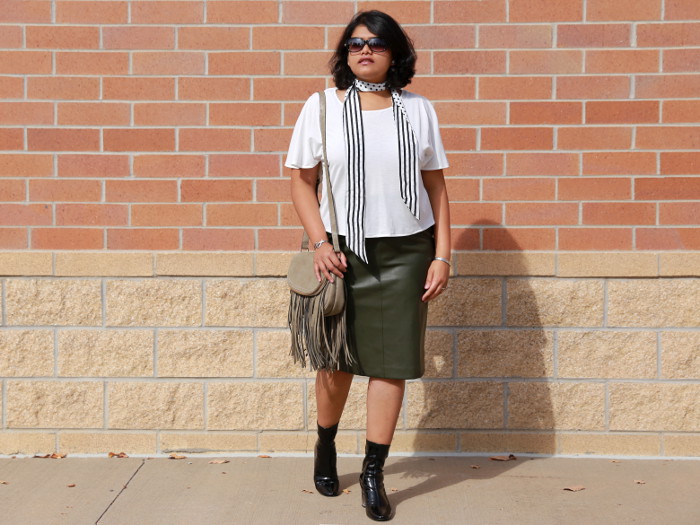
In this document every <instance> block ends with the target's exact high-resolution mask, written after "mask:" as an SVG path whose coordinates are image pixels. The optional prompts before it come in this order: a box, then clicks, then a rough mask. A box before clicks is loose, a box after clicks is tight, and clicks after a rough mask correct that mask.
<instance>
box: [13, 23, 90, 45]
mask: <svg viewBox="0 0 700 525" xmlns="http://www.w3.org/2000/svg"><path fill="white" fill-rule="evenodd" d="M25 40H26V45H27V48H44V49H57V48H58V49H98V48H99V46H100V29H99V28H98V27H91V26H68V25H54V26H27V27H26V28H25Z"/></svg>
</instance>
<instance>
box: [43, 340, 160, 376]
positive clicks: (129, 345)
mask: <svg viewBox="0 0 700 525" xmlns="http://www.w3.org/2000/svg"><path fill="white" fill-rule="evenodd" d="M56 339H57V347H58V375H59V376H74V377H85V376H112V377H114V376H117V377H121V376H127V377H129V376H131V377H138V376H144V377H148V376H153V343H154V341H153V339H154V337H153V331H151V330H61V331H59V332H58V334H57V337H56ZM95 354H97V355H99V358H97V359H96V358H95Z"/></svg>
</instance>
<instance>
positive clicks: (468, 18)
mask: <svg viewBox="0 0 700 525" xmlns="http://www.w3.org/2000/svg"><path fill="white" fill-rule="evenodd" d="M506 1H507V0H492V1H486V2H435V3H434V5H433V16H434V20H433V21H434V22H435V23H452V24H454V23H470V24H473V23H479V22H505V21H506ZM375 4H376V2H373V5H375Z"/></svg>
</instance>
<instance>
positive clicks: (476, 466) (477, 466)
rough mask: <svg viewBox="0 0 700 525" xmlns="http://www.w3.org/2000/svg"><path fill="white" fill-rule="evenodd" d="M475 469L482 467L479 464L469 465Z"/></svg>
mask: <svg viewBox="0 0 700 525" xmlns="http://www.w3.org/2000/svg"><path fill="white" fill-rule="evenodd" d="M469 466H470V467H471V468H473V469H480V468H481V467H480V466H479V465H469Z"/></svg>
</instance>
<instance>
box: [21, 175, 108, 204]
mask: <svg viewBox="0 0 700 525" xmlns="http://www.w3.org/2000/svg"><path fill="white" fill-rule="evenodd" d="M101 197H102V183H101V182H100V181H97V180H91V181H84V180H66V179H62V180H30V181H29V200H32V201H47V202H52V201H75V202H80V201H99V200H100V199H101Z"/></svg>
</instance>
